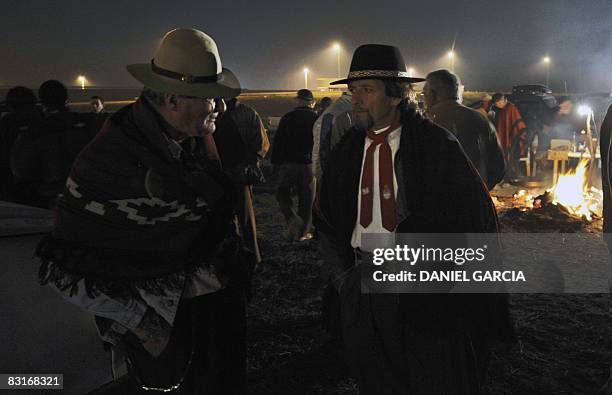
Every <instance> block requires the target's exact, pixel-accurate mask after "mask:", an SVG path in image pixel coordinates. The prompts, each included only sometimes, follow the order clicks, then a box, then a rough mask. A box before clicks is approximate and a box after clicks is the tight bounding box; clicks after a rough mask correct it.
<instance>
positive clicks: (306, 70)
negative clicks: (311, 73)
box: [304, 67, 308, 89]
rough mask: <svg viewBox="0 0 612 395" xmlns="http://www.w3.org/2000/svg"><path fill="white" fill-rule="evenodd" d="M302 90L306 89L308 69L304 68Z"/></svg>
mask: <svg viewBox="0 0 612 395" xmlns="http://www.w3.org/2000/svg"><path fill="white" fill-rule="evenodd" d="M304 88H306V89H308V67H304Z"/></svg>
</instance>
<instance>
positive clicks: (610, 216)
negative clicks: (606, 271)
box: [599, 106, 612, 248]
mask: <svg viewBox="0 0 612 395" xmlns="http://www.w3.org/2000/svg"><path fill="white" fill-rule="evenodd" d="M611 135H612V106H610V108H608V113H607V114H606V117H605V118H604V121H603V123H602V125H601V131H600V140H601V141H600V147H599V148H600V152H601V182H602V185H603V196H604V201H603V214H604V226H603V229H604V233H611V232H612V231H611V228H612V226H611V223H612V198H611V196H612V195H611V194H610V192H611V188H612V186H611V185H610V156H609V154H610V143H612V141H611ZM606 241H607V242H608V246H609V247H608V248H610V241H609V240H607V238H606Z"/></svg>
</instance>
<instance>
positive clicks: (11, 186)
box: [0, 86, 42, 203]
mask: <svg viewBox="0 0 612 395" xmlns="http://www.w3.org/2000/svg"><path fill="white" fill-rule="evenodd" d="M6 106H7V109H8V110H9V111H8V113H7V114H5V115H4V116H3V117H2V119H0V200H7V201H13V202H22V203H27V198H28V197H27V194H22V193H18V192H19V191H18V190H17V189H16V188H15V180H14V177H13V171H12V169H11V150H12V148H13V145H14V144H15V141H16V140H17V137H18V136H19V135H20V134H22V135H29V134H32V133H34V132H35V130H37V129H38V127H39V125H40V121H41V119H42V113H41V111H40V108H39V107H37V106H36V96H35V95H34V92H32V91H31V90H30V89H28V88H25V87H23V86H16V87H14V88H11V89H10V90H9V91H8V92H7V94H6Z"/></svg>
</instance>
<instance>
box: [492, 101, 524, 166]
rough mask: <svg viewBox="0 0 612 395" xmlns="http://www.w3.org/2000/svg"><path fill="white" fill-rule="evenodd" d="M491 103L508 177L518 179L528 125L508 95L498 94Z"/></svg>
mask: <svg viewBox="0 0 612 395" xmlns="http://www.w3.org/2000/svg"><path fill="white" fill-rule="evenodd" d="M491 101H492V102H493V106H492V112H493V117H494V118H493V120H494V122H493V123H494V125H495V128H496V129H497V137H498V139H499V142H500V144H501V146H502V148H503V149H504V154H505V159H506V164H507V165H508V171H507V173H506V176H507V177H517V176H518V175H519V166H518V164H519V160H520V158H521V155H522V154H523V152H524V151H525V141H526V137H527V136H526V132H527V125H525V122H524V121H523V118H522V117H521V114H520V112H519V110H518V108H516V106H515V105H514V104H512V103H510V102H509V101H508V99H507V98H506V95H504V94H503V93H496V94H494V95H493V99H492V100H491Z"/></svg>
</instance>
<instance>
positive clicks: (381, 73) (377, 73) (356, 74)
mask: <svg viewBox="0 0 612 395" xmlns="http://www.w3.org/2000/svg"><path fill="white" fill-rule="evenodd" d="M365 77H374V78H411V76H410V74H409V73H408V72H407V71H397V70H357V71H351V72H350V73H349V74H348V77H347V79H353V78H365Z"/></svg>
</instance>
